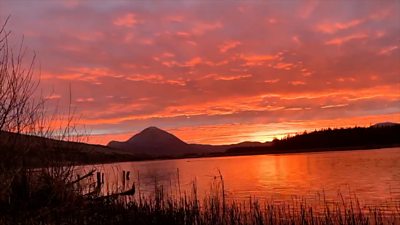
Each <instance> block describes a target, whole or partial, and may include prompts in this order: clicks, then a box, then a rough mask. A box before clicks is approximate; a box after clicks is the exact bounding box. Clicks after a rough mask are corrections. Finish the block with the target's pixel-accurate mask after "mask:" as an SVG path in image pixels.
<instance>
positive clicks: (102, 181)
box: [101, 173, 104, 184]
mask: <svg viewBox="0 0 400 225" xmlns="http://www.w3.org/2000/svg"><path fill="white" fill-rule="evenodd" d="M101 183H102V184H104V173H101Z"/></svg>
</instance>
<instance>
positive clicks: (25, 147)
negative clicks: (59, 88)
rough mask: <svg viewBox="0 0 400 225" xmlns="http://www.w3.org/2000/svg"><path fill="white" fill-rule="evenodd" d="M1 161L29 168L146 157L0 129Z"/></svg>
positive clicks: (3, 163) (97, 146) (100, 146)
mask: <svg viewBox="0 0 400 225" xmlns="http://www.w3.org/2000/svg"><path fill="white" fill-rule="evenodd" d="M0 154H1V156H2V157H0V162H1V163H2V165H6V166H7V165H8V164H10V166H17V165H18V164H22V163H24V164H25V165H27V166H28V167H42V166H51V165H52V164H59V163H62V164H91V163H107V162H116V161H132V160H143V159H146V158H145V157H144V156H140V155H133V154H130V153H128V152H123V151H120V150H116V149H112V148H109V147H106V146H102V145H93V144H86V143H81V142H68V141H61V140H54V139H50V138H45V137H38V136H31V135H26V134H16V133H10V132H5V131H0Z"/></svg>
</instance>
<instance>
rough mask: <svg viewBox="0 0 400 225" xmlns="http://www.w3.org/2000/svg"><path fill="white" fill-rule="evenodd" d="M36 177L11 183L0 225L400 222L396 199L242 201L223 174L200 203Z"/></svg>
mask: <svg viewBox="0 0 400 225" xmlns="http://www.w3.org/2000/svg"><path fill="white" fill-rule="evenodd" d="M91 172H92V171H91ZM21 173H22V172H21ZM36 173H37V174H36V175H35V176H32V174H31V172H30V173H28V172H27V171H25V172H23V173H22V174H21V178H20V179H19V180H18V181H14V183H13V184H12V185H11V192H10V193H11V194H10V195H9V198H8V199H7V200H5V199H4V198H3V199H2V201H1V202H0V205H1V212H0V224H139V225H141V224H166V225H168V224H171V225H172V224H173V225H179V224H198V225H201V224H216V225H219V224H221V225H222V224H232V225H236V224H237V225H239V224H266V225H268V224H270V225H272V224H277V225H297V224H302V225H305V224H310V225H311V224H312V225H319V224H321V225H325V224H327V225H329V224H332V225H334V224H343V225H347V224H348V225H358V224H360V225H368V224H374V225H375V224H376V225H378V224H400V204H399V200H398V199H397V200H396V199H392V201H393V202H392V203H393V204H392V205H395V204H397V205H396V207H394V208H392V209H390V210H387V209H386V208H384V207H380V206H376V207H373V206H369V207H364V206H362V205H361V204H360V202H359V201H358V200H357V199H356V198H354V199H346V200H345V199H344V198H340V197H339V198H338V201H337V202H334V203H332V202H328V201H325V200H322V201H321V205H318V206H316V205H315V204H309V203H307V201H305V200H304V199H302V198H294V199H293V200H291V201H287V202H282V203H275V202H269V201H261V200H260V199H255V198H249V199H248V200H243V201H237V200H231V199H227V198H226V195H225V187H224V182H223V177H222V175H221V174H219V176H218V177H216V179H215V180H216V181H218V182H215V183H213V184H212V185H211V187H210V192H209V194H208V195H207V196H206V197H204V198H203V199H199V197H198V190H197V186H196V184H195V183H193V185H192V190H191V191H190V192H189V193H187V192H180V193H178V194H174V195H172V194H171V193H172V192H167V191H165V190H164V187H163V186H161V185H158V184H157V182H155V185H154V191H153V193H152V194H151V195H146V196H144V195H140V194H138V193H135V194H134V195H118V194H117V193H114V194H110V195H108V196H101V195H100V193H92V192H91V193H92V194H91V195H88V193H87V191H85V190H86V188H87V187H85V186H84V185H83V182H82V181H83V180H84V179H82V177H83V176H82V177H80V180H76V179H75V178H74V177H73V176H71V171H70V169H66V168H65V167H64V169H51V170H49V169H43V170H41V171H36ZM93 174H94V173H93ZM24 176H25V177H24ZM93 176H94V175H93ZM95 183H96V182H95ZM138 190H140V188H139V189H138ZM396 202H397V203H396Z"/></svg>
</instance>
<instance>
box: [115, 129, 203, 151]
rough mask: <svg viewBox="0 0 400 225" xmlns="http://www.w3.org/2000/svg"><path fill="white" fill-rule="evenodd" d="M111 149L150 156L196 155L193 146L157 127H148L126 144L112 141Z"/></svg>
mask: <svg viewBox="0 0 400 225" xmlns="http://www.w3.org/2000/svg"><path fill="white" fill-rule="evenodd" d="M107 146H108V147H111V148H116V149H122V150H125V151H130V152H135V153H142V154H148V155H160V156H161V155H182V154H188V153H196V152H197V151H196V149H195V148H194V147H193V146H190V145H189V144H187V143H185V142H183V141H182V140H180V139H179V138H177V137H176V136H174V135H173V134H170V133H168V132H166V131H164V130H161V129H159V128H157V127H148V128H146V129H144V130H143V131H141V132H140V133H138V134H136V135H134V136H133V137H131V138H130V139H129V140H127V141H125V142H119V141H111V142H110V143H108V145H107Z"/></svg>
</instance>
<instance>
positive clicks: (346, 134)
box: [226, 123, 400, 154]
mask: <svg viewBox="0 0 400 225" xmlns="http://www.w3.org/2000/svg"><path fill="white" fill-rule="evenodd" d="M397 145H400V124H395V123H381V124H375V125H372V126H370V127H354V128H336V129H331V128H328V129H322V130H318V131H317V130H316V131H313V132H311V133H307V132H304V133H302V134H297V135H295V136H287V137H284V138H282V139H274V140H273V141H272V145H271V146H263V147H238V148H231V149H228V150H227V151H226V153H228V154H232V153H233V154H264V153H265V154H268V153H273V154H275V153H291V152H311V151H329V150H340V149H351V148H362V149H366V148H381V147H392V146H397Z"/></svg>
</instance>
